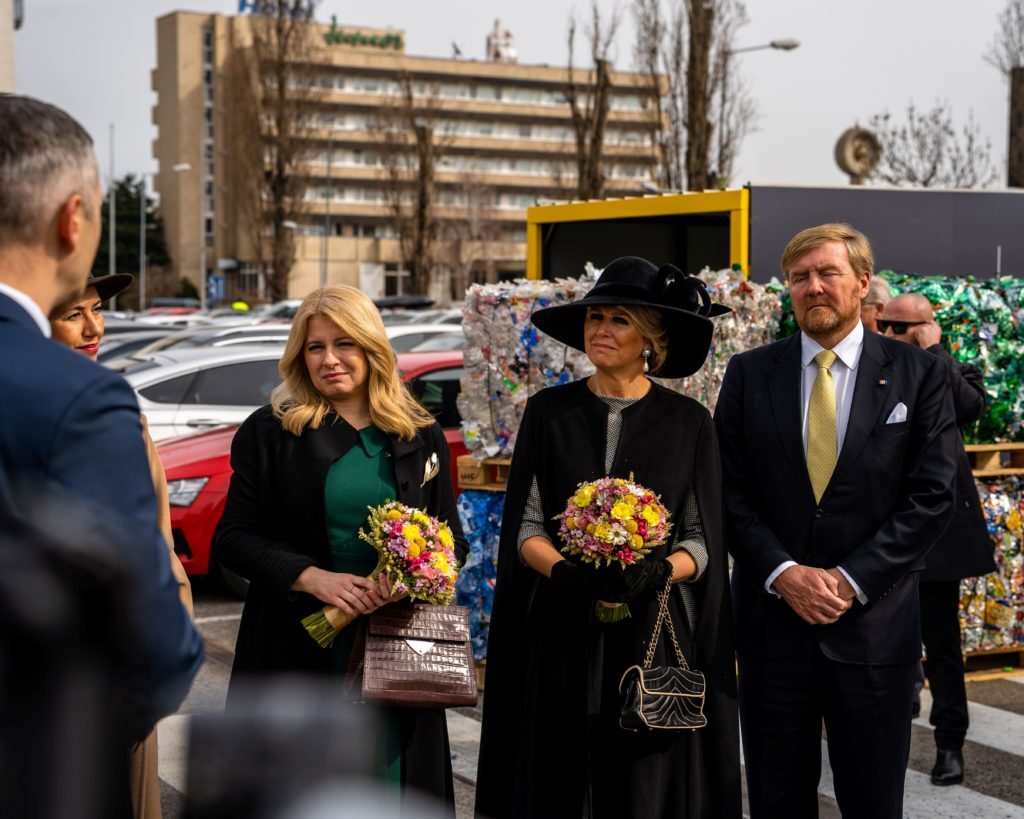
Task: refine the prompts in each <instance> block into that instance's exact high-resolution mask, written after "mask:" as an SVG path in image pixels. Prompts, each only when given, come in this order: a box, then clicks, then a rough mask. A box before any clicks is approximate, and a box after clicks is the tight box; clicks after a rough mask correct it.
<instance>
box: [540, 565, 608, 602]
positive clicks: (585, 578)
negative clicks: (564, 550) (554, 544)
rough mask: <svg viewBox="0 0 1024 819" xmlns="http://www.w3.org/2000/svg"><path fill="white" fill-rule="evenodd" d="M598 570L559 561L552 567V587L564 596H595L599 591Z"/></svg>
mask: <svg viewBox="0 0 1024 819" xmlns="http://www.w3.org/2000/svg"><path fill="white" fill-rule="evenodd" d="M598 574H599V572H598V570H597V569H595V568H594V567H593V566H584V565H582V564H580V563H576V562H574V561H572V560H559V561H558V562H557V563H556V564H555V565H554V566H552V567H551V587H552V588H553V589H557V590H558V591H559V592H562V593H564V594H574V595H581V596H582V595H593V594H596V593H597V589H598V579H599V578H598Z"/></svg>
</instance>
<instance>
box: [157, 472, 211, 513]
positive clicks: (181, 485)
mask: <svg viewBox="0 0 1024 819" xmlns="http://www.w3.org/2000/svg"><path fill="white" fill-rule="evenodd" d="M208 480H210V479H209V478H182V479H181V480H180V481H168V482H167V500H168V502H169V503H170V504H171V506H191V505H192V504H193V503H194V502H195V499H196V498H197V497H199V493H200V492H202V491H203V487H204V486H206V482H207V481H208Z"/></svg>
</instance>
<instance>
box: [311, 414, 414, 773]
mask: <svg viewBox="0 0 1024 819" xmlns="http://www.w3.org/2000/svg"><path fill="white" fill-rule="evenodd" d="M394 498H395V467H394V463H393V459H392V457H391V451H390V449H388V436H387V435H385V434H384V433H383V432H381V431H380V430H379V429H377V427H374V426H369V427H364V428H363V429H361V430H359V439H358V443H356V444H355V446H353V447H352V448H351V449H350V450H349V451H348V452H346V453H345V454H344V455H342V456H341V457H340V458H338V460H336V461H335V462H334V463H333V464H331V468H330V470H329V471H328V473H327V482H326V484H325V485H324V508H325V510H326V518H327V521H326V522H327V540H328V543H329V544H330V547H331V558H332V562H333V568H334V571H336V572H344V573H346V574H355V575H360V576H362V577H365V576H366V575H368V574H370V572H372V571H373V570H374V568H375V567H376V566H377V552H376V551H375V550H374V548H373V547H372V546H371V545H370V544H369V543H367V542H366V541H364V540H361V539H360V538H359V530H360V528H363V529H365V528H366V518H367V516H368V515H369V509H368V508H367V507H369V506H379V505H380V504H382V503H384V502H385V501H388V500H394ZM356 625H357V624H356V623H353V624H352V625H350V626H349V627H348V628H345V629H342V630H341V632H340V633H339V634H338V636H337V637H336V638H335V639H334V644H333V646H332V647H331V649H330V650H331V651H332V653H333V658H334V667H335V669H336V670H337V671H338V673H341V674H344V673H345V671H346V670H347V669H348V662H349V657H350V655H351V654H352V646H353V644H354V642H355V635H356V631H357V629H356ZM382 717H383V719H382V731H381V734H380V739H381V742H380V748H379V751H380V754H379V758H378V761H377V763H378V764H377V768H378V773H379V776H380V778H381V779H383V780H384V781H385V782H387V783H388V784H393V785H395V786H396V787H397V786H398V785H399V783H400V781H401V742H400V735H399V730H398V721H397V718H396V716H395V715H394V714H390V713H388V712H387V711H383V712H382Z"/></svg>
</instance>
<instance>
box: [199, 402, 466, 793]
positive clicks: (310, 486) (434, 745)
mask: <svg viewBox="0 0 1024 819" xmlns="http://www.w3.org/2000/svg"><path fill="white" fill-rule="evenodd" d="M332 421H333V422H332ZM357 438H358V434H357V433H356V431H355V430H354V429H353V428H352V427H351V426H350V425H349V424H347V423H346V422H345V421H343V420H342V419H340V418H337V417H336V416H333V415H332V416H329V417H328V419H327V420H326V421H325V423H324V424H323V425H322V426H321V427H320V428H319V429H306V430H305V431H304V432H303V433H302V435H299V436H295V435H292V434H291V433H289V432H286V431H285V430H284V428H283V427H282V426H281V422H280V421H279V420H278V419H276V418H275V417H274V415H273V412H272V411H271V409H270V407H261V408H260V409H258V410H256V412H254V413H253V414H252V415H250V416H249V418H247V419H246V421H245V422H244V423H243V424H242V425H241V427H239V429H238V432H237V433H236V434H235V438H234V441H232V444H231V467H232V469H233V470H234V474H233V475H232V476H231V485H230V487H229V488H228V496H227V502H226V504H225V507H224V514H223V516H222V517H221V520H220V523H219V525H218V526H217V531H216V534H215V535H214V546H213V548H214V553H215V555H216V558H217V559H218V560H219V561H220V562H221V563H223V564H224V566H226V567H227V568H228V569H230V570H231V571H233V572H236V573H237V574H240V575H241V576H242V577H245V578H248V579H249V581H250V586H249V593H248V595H247V597H246V600H245V606H244V608H243V609H242V622H241V625H240V627H239V630H238V641H237V643H236V646H235V662H234V666H233V667H232V670H231V682H232V685H233V684H234V683H235V682H236V681H237V680H239V679H241V678H243V677H245V676H247V675H258V674H267V673H273V672H299V673H331V672H332V670H333V667H334V666H333V661H332V656H331V652H330V651H326V650H324V649H322V648H320V647H319V646H318V645H317V644H316V643H315V642H314V641H313V639H312V638H311V637H310V636H309V635H308V634H307V633H306V631H305V629H304V628H303V626H302V622H301V621H302V618H303V617H305V616H306V615H308V614H311V613H313V612H315V611H316V610H318V609H320V608H322V607H323V603H321V602H320V601H319V600H317V599H316V598H314V597H313V596H311V595H308V594H300V593H296V592H292V591H291V587H292V584H293V583H294V582H295V581H296V579H297V578H298V576H299V575H300V574H302V572H303V571H304V570H305V569H306V568H308V567H309V566H319V567H320V568H322V569H328V570H330V568H331V552H330V545H329V543H328V539H327V523H326V517H325V509H324V485H325V482H326V480H327V473H328V471H329V470H330V467H331V464H333V463H334V462H335V461H336V460H338V458H340V457H342V456H343V455H344V454H345V453H346V452H348V450H349V449H350V448H351V447H352V446H353V445H354V444H355V442H356V440H357ZM431 453H437V457H438V459H439V465H440V470H439V472H438V474H437V477H435V478H433V479H432V480H430V481H428V482H427V483H426V484H425V485H423V486H421V485H420V484H421V482H422V480H423V470H424V465H425V463H426V460H427V459H428V458H429V457H430V455H431ZM390 457H392V458H393V459H394V462H395V482H396V485H397V489H398V492H397V494H398V498H397V500H399V501H400V502H402V503H404V504H407V505H408V506H412V507H415V508H419V509H423V510H425V511H426V512H427V514H429V515H432V516H434V517H437V518H438V519H439V520H442V521H445V522H447V524H448V526H449V527H450V528H451V530H452V534H453V535H454V536H455V542H456V547H455V550H456V554H457V556H458V558H459V561H460V563H462V562H464V561H465V559H466V552H467V548H466V540H465V538H464V537H463V534H462V526H461V524H460V523H459V516H458V513H457V512H456V509H455V497H454V492H453V490H452V482H451V469H450V459H449V457H450V456H449V452H448V445H447V443H446V442H445V438H444V433H443V432H442V431H441V427H440V426H439V425H438V424H436V423H435V424H434V425H433V426H431V427H427V428H426V429H422V430H420V431H419V432H418V433H417V435H416V437H415V438H413V439H412V440H411V441H403V440H400V439H398V438H396V437H394V436H392V437H391V441H390ZM352 627H354V626H350V628H352ZM230 704H231V689H230V688H229V691H228V705H229V706H230ZM402 736H403V743H405V747H404V748H403V778H404V780H405V781H406V782H407V784H410V785H412V786H414V787H416V788H418V789H420V790H425V791H427V792H430V793H433V794H434V795H435V796H438V797H440V798H443V799H447V800H448V801H451V796H452V788H453V786H452V772H451V761H450V759H449V754H448V733H447V728H446V725H445V721H444V712H443V711H440V710H436V709H435V710H426V709H424V710H412V709H410V710H408V711H405V712H403V726H402ZM410 749H412V750H410ZM416 749H419V753H417V751H416Z"/></svg>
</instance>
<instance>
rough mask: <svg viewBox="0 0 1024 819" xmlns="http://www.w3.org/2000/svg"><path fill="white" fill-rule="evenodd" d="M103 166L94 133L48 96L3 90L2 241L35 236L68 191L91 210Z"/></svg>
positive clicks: (91, 214) (0, 160) (0, 136)
mask: <svg viewBox="0 0 1024 819" xmlns="http://www.w3.org/2000/svg"><path fill="white" fill-rule="evenodd" d="M98 182H99V169H98V167H97V165H96V155H95V153H93V147H92V137H90V136H89V134H88V132H87V131H86V130H85V129H84V128H83V127H82V126H81V125H80V124H79V123H78V121H77V120H75V119H74V118H73V117H71V116H70V115H69V114H67V113H65V112H64V111H62V110H61V109H59V108H57V107H55V106H53V105H48V104H47V103H45V102H40V101H39V100H36V99H32V98H31V97H23V96H19V95H16V94H0V242H2V243H8V242H34V241H38V240H39V239H40V238H41V237H42V234H43V230H44V229H45V227H46V224H47V223H48V222H49V221H50V220H51V219H52V218H53V217H54V216H55V214H56V212H57V210H58V209H59V208H60V207H61V205H63V204H64V202H66V201H67V200H68V198H69V197H71V196H73V195H75V194H78V195H80V196H81V197H82V200H83V202H84V207H85V213H86V217H88V218H90V219H92V218H95V217H96V216H97V214H95V213H94V212H93V211H94V210H95V208H94V207H93V204H94V198H95V189H96V186H97V184H98Z"/></svg>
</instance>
